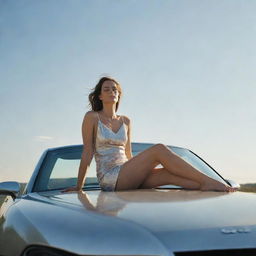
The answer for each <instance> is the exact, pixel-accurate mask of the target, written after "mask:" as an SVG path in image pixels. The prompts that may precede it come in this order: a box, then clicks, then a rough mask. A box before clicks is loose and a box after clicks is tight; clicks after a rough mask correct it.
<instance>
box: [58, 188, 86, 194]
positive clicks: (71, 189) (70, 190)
mask: <svg viewBox="0 0 256 256" xmlns="http://www.w3.org/2000/svg"><path fill="white" fill-rule="evenodd" d="M74 191H75V192H81V191H83V190H82V188H78V187H76V186H75V187H69V188H66V189H64V190H62V191H61V193H65V192H74Z"/></svg>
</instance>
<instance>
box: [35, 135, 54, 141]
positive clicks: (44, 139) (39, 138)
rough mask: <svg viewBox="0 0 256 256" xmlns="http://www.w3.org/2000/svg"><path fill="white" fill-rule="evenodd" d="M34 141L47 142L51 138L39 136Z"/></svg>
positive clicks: (51, 138)
mask: <svg viewBox="0 0 256 256" xmlns="http://www.w3.org/2000/svg"><path fill="white" fill-rule="evenodd" d="M35 140H36V141H49V140H53V137H51V136H42V135H39V136H35Z"/></svg>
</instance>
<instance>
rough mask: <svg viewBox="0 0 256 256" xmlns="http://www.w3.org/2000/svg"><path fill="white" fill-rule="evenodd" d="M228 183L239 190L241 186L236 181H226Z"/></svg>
mask: <svg viewBox="0 0 256 256" xmlns="http://www.w3.org/2000/svg"><path fill="white" fill-rule="evenodd" d="M226 182H227V183H228V184H229V185H230V186H231V187H232V188H237V189H239V188H240V185H239V184H238V183H236V182H235V181H233V180H226Z"/></svg>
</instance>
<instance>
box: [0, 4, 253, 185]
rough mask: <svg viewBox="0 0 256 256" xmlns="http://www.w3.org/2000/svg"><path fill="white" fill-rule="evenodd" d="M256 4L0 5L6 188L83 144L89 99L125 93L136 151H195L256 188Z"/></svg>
mask: <svg viewBox="0 0 256 256" xmlns="http://www.w3.org/2000/svg"><path fill="white" fill-rule="evenodd" d="M255 13H256V1H253V0H247V1H244V0H217V1H213V0H212V1H204V0H136V1H135V0H90V1H89V0H87V1H86V0H53V1H52V0H38V1H34V0H23V1H15V0H0V115H1V121H0V143H1V144H0V145H1V146H0V156H1V157H0V182H1V181H12V180H14V181H19V182H27V181H28V180H29V178H30V176H31V174H32V172H33V170H34V167H35V165H36V163H37V161H38V160H39V158H40V156H41V154H42V153H43V151H44V150H45V149H47V148H51V147H57V146H63V145H73V144H82V135H81V124H82V120H83V116H84V114H85V113H86V112H87V111H88V110H89V108H88V94H89V92H90V90H91V89H92V88H93V87H94V86H95V85H96V84H97V82H98V80H99V79H100V77H102V76H104V75H108V76H112V77H114V78H115V79H117V80H118V81H119V82H120V83H121V86H122V89H123V98H122V99H121V103H120V107H119V110H118V114H121V115H126V116H128V117H129V118H130V119H131V124H132V142H151V143H163V144H168V145H174V146H180V147H185V148H189V149H191V150H192V151H193V152H195V153H196V154H198V155H199V156H201V157H202V158H203V159H204V160H205V161H206V162H208V163H209V164H210V165H211V166H212V167H213V168H215V169H216V170H217V171H218V172H219V173H221V174H222V175H223V176H224V177H225V178H228V179H232V180H234V181H236V182H238V183H255V182H256V172H255V169H256V162H255V153H256V152H255V148H254V143H255V141H256V135H255V131H256V113H255V102H256V86H255V82H256V72H255V66H256V48H255V45H256V15H255Z"/></svg>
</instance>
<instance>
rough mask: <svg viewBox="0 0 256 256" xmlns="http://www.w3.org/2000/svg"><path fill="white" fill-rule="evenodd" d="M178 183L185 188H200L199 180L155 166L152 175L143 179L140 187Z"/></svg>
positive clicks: (177, 184)
mask: <svg viewBox="0 0 256 256" xmlns="http://www.w3.org/2000/svg"><path fill="white" fill-rule="evenodd" d="M170 184H171V185H176V186H181V187H183V188H185V189H193V190H195V189H196V190H198V189H200V184H199V183H198V182H195V181H192V180H188V179H185V178H182V177H180V176H176V175H174V174H171V173H170V172H169V171H168V170H166V169H165V168H155V169H153V170H152V171H151V173H150V175H149V176H148V177H147V178H146V179H145V180H144V181H143V183H142V184H141V185H140V187H139V188H155V187H158V186H162V185H170Z"/></svg>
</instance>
